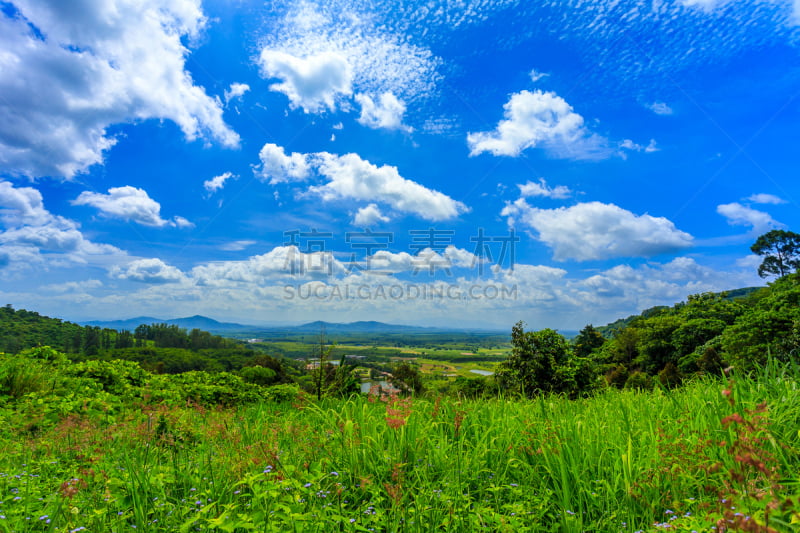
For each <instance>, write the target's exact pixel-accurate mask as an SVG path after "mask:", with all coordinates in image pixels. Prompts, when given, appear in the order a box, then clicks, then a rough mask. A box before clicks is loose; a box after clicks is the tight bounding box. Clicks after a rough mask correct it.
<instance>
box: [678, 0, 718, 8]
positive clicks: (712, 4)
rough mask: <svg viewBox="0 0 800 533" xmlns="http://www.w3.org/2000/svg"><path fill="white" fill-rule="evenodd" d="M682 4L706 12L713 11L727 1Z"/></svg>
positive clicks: (686, 1) (688, 0)
mask: <svg viewBox="0 0 800 533" xmlns="http://www.w3.org/2000/svg"><path fill="white" fill-rule="evenodd" d="M680 1H681V3H682V4H683V5H685V6H689V7H698V8H700V9H702V10H704V11H712V10H713V9H714V8H716V7H717V6H718V5H721V4H722V3H723V2H726V1H727V0H680Z"/></svg>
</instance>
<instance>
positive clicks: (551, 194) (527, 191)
mask: <svg viewBox="0 0 800 533" xmlns="http://www.w3.org/2000/svg"><path fill="white" fill-rule="evenodd" d="M517 187H519V192H520V195H521V196H523V197H528V196H543V197H545V198H553V199H556V200H563V199H564V198H569V197H570V196H572V191H571V190H570V188H569V187H567V186H566V185H557V186H556V187H548V186H547V182H546V181H545V180H544V178H539V183H535V182H532V181H528V182H527V183H525V184H524V185H517Z"/></svg>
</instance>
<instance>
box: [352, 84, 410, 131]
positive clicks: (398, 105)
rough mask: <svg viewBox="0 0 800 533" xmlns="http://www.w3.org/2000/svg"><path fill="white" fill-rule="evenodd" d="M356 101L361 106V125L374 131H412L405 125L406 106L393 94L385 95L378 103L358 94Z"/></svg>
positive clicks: (359, 121) (359, 118)
mask: <svg viewBox="0 0 800 533" xmlns="http://www.w3.org/2000/svg"><path fill="white" fill-rule="evenodd" d="M355 99H356V102H358V104H359V105H360V106H361V116H360V117H358V123H359V124H362V125H364V126H367V127H368V128H372V129H380V128H383V129H387V130H403V131H406V132H411V131H412V128H410V127H409V126H406V125H404V124H403V114H404V113H405V112H406V105H405V104H404V103H403V102H402V101H400V100H398V99H397V97H396V96H395V95H393V94H392V93H390V92H385V93H383V94H382V95H381V96H380V98H379V99H378V102H377V103H376V102H374V101H373V100H372V98H370V97H369V96H367V95H366V94H357V95H356V96H355Z"/></svg>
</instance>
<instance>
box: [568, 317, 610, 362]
mask: <svg viewBox="0 0 800 533" xmlns="http://www.w3.org/2000/svg"><path fill="white" fill-rule="evenodd" d="M605 342H606V339H605V338H604V337H603V335H602V334H601V333H600V332H599V331H597V330H596V329H595V327H594V326H592V325H591V324H588V325H587V326H586V327H584V328H583V329H582V330H581V331H580V333H578V336H577V337H575V341H574V342H573V348H572V351H573V352H574V353H575V355H576V356H577V357H589V355H590V354H591V353H592V352H593V351H594V350H595V349H597V348H600V347H601V346H602V345H603V344H605Z"/></svg>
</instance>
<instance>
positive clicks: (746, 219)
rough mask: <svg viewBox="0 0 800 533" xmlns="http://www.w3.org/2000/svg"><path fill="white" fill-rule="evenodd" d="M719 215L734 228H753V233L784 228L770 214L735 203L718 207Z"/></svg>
mask: <svg viewBox="0 0 800 533" xmlns="http://www.w3.org/2000/svg"><path fill="white" fill-rule="evenodd" d="M717 213H719V214H720V215H722V216H724V217H725V218H726V219H727V221H728V224H730V225H732V226H751V227H752V231H753V233H763V232H764V231H768V230H769V229H771V228H776V227H783V224H781V223H780V222H778V221H776V220H775V219H773V218H772V217H771V216H770V215H769V213H765V212H763V211H758V210H757V209H753V208H752V207H747V206H744V205H742V204H740V203H737V202H733V203H730V204H721V205H718V206H717Z"/></svg>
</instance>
